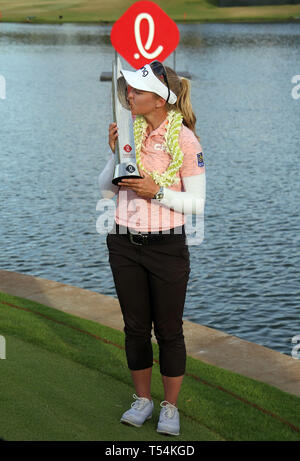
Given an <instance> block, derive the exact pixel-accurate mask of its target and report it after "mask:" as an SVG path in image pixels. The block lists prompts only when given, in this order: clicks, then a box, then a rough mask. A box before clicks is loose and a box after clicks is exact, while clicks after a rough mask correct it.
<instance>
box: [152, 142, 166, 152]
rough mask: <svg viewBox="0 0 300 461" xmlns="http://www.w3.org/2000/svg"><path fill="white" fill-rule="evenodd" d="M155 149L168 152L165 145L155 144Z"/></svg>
mask: <svg viewBox="0 0 300 461" xmlns="http://www.w3.org/2000/svg"><path fill="white" fill-rule="evenodd" d="M154 149H155V150H164V151H165V150H166V148H165V146H164V145H163V144H158V143H157V144H154Z"/></svg>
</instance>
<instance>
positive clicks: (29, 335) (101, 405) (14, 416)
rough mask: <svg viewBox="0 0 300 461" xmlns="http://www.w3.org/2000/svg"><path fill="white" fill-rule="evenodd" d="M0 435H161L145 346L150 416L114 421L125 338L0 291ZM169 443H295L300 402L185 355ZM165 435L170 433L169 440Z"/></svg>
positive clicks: (126, 400) (157, 387) (125, 392)
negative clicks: (1, 345)
mask: <svg viewBox="0 0 300 461" xmlns="http://www.w3.org/2000/svg"><path fill="white" fill-rule="evenodd" d="M0 334H1V335H3V336H4V337H5V340H6V359H5V360H0V367H1V377H2V378H1V380H0V400H1V416H0V437H3V438H4V439H7V440H115V441H122V440H145V441H146V440H166V438H165V436H163V435H159V434H157V432H156V425H157V419H158V415H159V410H160V407H159V402H160V401H161V400H163V390H162V383H161V377H160V373H159V366H158V348H157V345H156V344H153V347H154V357H155V363H154V366H153V383H152V396H153V399H154V402H155V412H154V416H153V418H152V420H150V421H148V422H147V423H145V425H144V426H143V427H142V428H139V429H137V428H132V427H128V426H124V425H122V424H120V423H119V419H120V415H121V414H122V412H123V411H124V410H125V409H127V408H128V407H129V405H130V403H131V402H132V398H131V395H132V393H133V387H132V383H131V378H130V374H129V371H128V369H127V365H126V359H125V352H124V334H123V333H122V332H120V331H117V330H113V329H111V328H108V327H105V326H102V325H100V324H98V323H95V322H92V321H89V320H85V319H81V318H79V317H75V316H73V315H70V314H66V313H64V312H62V311H58V310H56V309H53V308H50V307H47V306H44V305H41V304H38V303H36V302H32V301H29V300H26V299H23V298H19V297H15V296H10V295H6V294H4V293H0ZM178 406H179V409H180V415H181V435H180V436H178V437H176V438H175V440H176V441H178V440H188V441H192V440H236V441H238V440H243V441H244V440H300V399H299V398H298V397H296V396H293V395H290V394H287V393H285V392H282V391H280V390H278V389H276V388H274V387H271V386H269V385H266V384H264V383H261V382H258V381H255V380H252V379H249V378H246V377H244V376H241V375H238V374H235V373H231V372H228V371H226V370H223V369H221V368H218V367H214V366H211V365H208V364H205V363H202V362H201V361H199V360H196V359H193V358H191V357H188V360H187V371H186V376H185V378H184V381H183V385H182V390H181V393H180V398H179V402H178ZM168 440H169V439H168Z"/></svg>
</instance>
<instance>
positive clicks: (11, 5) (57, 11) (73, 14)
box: [0, 0, 300, 24]
mask: <svg viewBox="0 0 300 461" xmlns="http://www.w3.org/2000/svg"><path fill="white" fill-rule="evenodd" d="M132 3H134V2H133V1H131V0H111V1H108V0H89V1H87V0H85V1H80V0H79V1H76V2H74V1H73V0H64V1H63V2H62V1H61V0H47V1H42V0H35V1H34V0H31V1H30V0H29V1H26V0H25V1H24V0H14V1H13V2H12V1H11V0H0V12H1V18H2V21H5V22H26V18H27V17H32V16H34V18H33V19H31V22H37V23H58V22H75V23H76V22H77V23H78V22H79V23H98V24H99V23H101V22H113V21H115V20H117V19H118V18H119V17H120V16H121V15H122V14H123V13H124V12H125V11H126V10H127V9H128V8H129V6H131V5H132ZM156 3H157V4H158V5H159V6H160V7H161V8H162V9H163V10H164V11H165V12H166V13H167V14H168V15H169V16H170V17H171V18H172V19H174V20H175V21H178V22H185V21H186V22H194V21H195V22H218V21H220V22H244V21H245V22H249V21H250V22H251V21H289V20H297V18H298V20H299V19H300V5H299V4H298V5H277V6H260V7H257V6H251V7H248V6H245V7H224V8H220V7H218V1H217V0H189V1H188V2H184V1H182V0H158V1H156ZM59 16H62V18H61V19H59Z"/></svg>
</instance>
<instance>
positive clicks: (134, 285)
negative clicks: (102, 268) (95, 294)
mask: <svg viewBox="0 0 300 461" xmlns="http://www.w3.org/2000/svg"><path fill="white" fill-rule="evenodd" d="M107 245H108V249H109V262H110V266H111V269H112V274H113V278H114V282H115V287H116V292H117V295H118V299H119V302H120V307H121V310H122V314H123V319H124V323H125V328H124V331H125V350H126V357H127V364H128V368H129V370H130V372H131V376H132V379H133V383H134V387H135V390H136V394H137V395H138V396H139V397H147V398H149V397H150V388H151V371H152V365H153V352H152V343H151V329H152V318H151V304H150V293H149V286H148V276H147V271H146V269H145V268H144V267H143V266H142V265H141V264H140V249H139V247H136V246H135V245H133V244H132V243H130V241H129V239H127V237H126V236H123V237H122V236H118V235H113V236H111V235H109V237H108V238H107Z"/></svg>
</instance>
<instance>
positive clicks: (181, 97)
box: [165, 66, 200, 140]
mask: <svg viewBox="0 0 300 461" xmlns="http://www.w3.org/2000/svg"><path fill="white" fill-rule="evenodd" d="M165 69H166V72H167V79H168V83H169V86H170V89H171V90H172V91H173V92H174V93H175V94H176V96H177V101H176V103H175V104H167V109H168V110H172V109H173V110H174V109H175V110H178V111H179V112H180V113H181V114H182V116H183V124H184V125H185V126H187V127H188V128H189V129H190V130H192V131H193V133H194V134H195V136H196V137H197V139H198V140H200V138H199V136H197V134H196V131H195V130H196V116H195V114H194V112H193V108H192V101H191V83H190V80H188V79H187V78H184V77H182V78H180V77H179V76H178V75H177V74H176V72H175V71H174V70H173V69H171V68H170V67H167V66H165Z"/></svg>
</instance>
